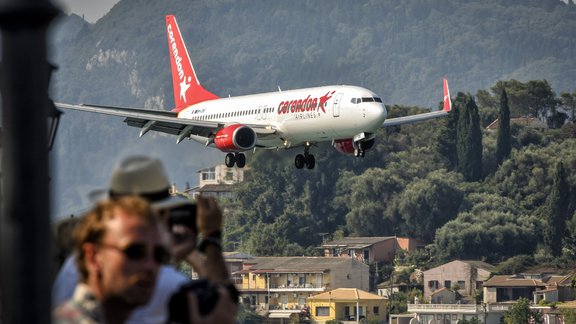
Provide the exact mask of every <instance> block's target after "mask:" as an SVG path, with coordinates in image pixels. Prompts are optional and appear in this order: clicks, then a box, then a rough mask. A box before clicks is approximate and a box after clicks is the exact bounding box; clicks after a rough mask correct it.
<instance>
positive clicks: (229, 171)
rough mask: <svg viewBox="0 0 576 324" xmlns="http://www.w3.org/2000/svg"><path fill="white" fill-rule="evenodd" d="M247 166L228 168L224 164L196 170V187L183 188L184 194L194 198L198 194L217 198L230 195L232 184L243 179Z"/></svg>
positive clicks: (229, 196)
mask: <svg viewBox="0 0 576 324" xmlns="http://www.w3.org/2000/svg"><path fill="white" fill-rule="evenodd" d="M245 169H247V168H229V167H227V166H226V165H224V164H220V165H216V166H213V167H210V168H205V169H201V170H199V171H197V173H198V178H199V182H198V187H196V188H192V189H185V190H184V191H185V194H188V195H189V196H190V197H192V198H195V197H196V196H198V195H199V194H202V195H203V196H210V197H216V198H218V199H222V198H231V197H232V185H234V184H236V183H239V182H242V181H244V171H245Z"/></svg>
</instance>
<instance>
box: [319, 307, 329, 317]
mask: <svg viewBox="0 0 576 324" xmlns="http://www.w3.org/2000/svg"><path fill="white" fill-rule="evenodd" d="M316 316H330V307H328V306H316Z"/></svg>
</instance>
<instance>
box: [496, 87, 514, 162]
mask: <svg viewBox="0 0 576 324" xmlns="http://www.w3.org/2000/svg"><path fill="white" fill-rule="evenodd" d="M498 121H499V126H498V139H497V141H496V162H497V163H498V165H500V164H502V162H503V161H504V160H506V159H507V158H508V157H510V152H511V150H512V143H511V142H512V135H511V133H510V107H509V106H508V95H507V94H506V89H502V95H501V98H500V114H499V118H498Z"/></svg>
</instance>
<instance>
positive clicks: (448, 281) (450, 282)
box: [444, 280, 452, 288]
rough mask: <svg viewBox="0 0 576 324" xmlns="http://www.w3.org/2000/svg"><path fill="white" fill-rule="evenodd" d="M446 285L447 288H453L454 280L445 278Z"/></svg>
mask: <svg viewBox="0 0 576 324" xmlns="http://www.w3.org/2000/svg"><path fill="white" fill-rule="evenodd" d="M444 287H446V288H452V281H450V280H444Z"/></svg>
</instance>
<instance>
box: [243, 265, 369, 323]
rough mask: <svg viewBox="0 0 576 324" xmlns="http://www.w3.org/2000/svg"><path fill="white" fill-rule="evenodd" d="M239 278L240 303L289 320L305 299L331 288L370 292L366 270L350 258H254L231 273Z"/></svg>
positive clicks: (300, 307) (366, 267)
mask: <svg viewBox="0 0 576 324" xmlns="http://www.w3.org/2000/svg"><path fill="white" fill-rule="evenodd" d="M233 275H234V276H236V277H240V278H241V280H242V281H241V282H242V283H241V285H240V284H238V285H237V286H238V289H239V290H240V292H241V294H242V303H243V304H244V305H245V306H248V307H250V308H251V309H253V310H254V311H257V312H262V313H268V314H274V316H281V315H282V316H285V317H288V316H289V315H290V314H293V313H299V311H300V310H302V309H303V308H304V306H306V300H307V298H308V297H310V296H313V295H316V294H320V293H323V292H327V291H329V290H331V289H336V288H343V287H350V288H359V289H365V290H368V289H369V278H370V273H369V267H368V265H366V264H364V263H363V262H360V261H357V260H355V259H352V258H332V257H328V258H327V257H255V258H252V259H250V260H245V261H244V263H243V269H242V270H241V271H236V272H234V273H233Z"/></svg>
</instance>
